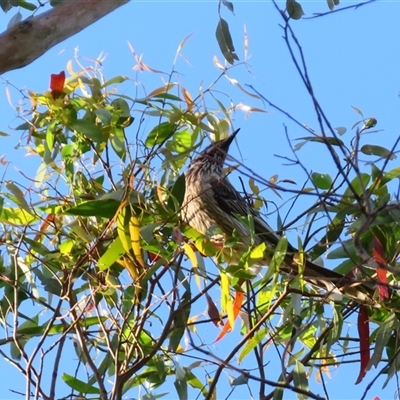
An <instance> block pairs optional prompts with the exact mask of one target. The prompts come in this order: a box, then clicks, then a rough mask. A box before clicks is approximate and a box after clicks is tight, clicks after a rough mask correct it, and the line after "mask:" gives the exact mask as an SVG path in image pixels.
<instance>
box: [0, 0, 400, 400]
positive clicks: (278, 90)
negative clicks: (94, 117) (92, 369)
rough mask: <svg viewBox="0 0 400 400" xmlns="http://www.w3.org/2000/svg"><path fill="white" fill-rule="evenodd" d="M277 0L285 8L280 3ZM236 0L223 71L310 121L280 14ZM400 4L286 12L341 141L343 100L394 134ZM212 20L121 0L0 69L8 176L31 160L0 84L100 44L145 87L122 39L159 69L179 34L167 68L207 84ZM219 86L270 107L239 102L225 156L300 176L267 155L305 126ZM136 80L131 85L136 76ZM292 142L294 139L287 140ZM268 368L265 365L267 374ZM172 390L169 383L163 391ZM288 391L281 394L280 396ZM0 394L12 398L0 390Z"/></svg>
mask: <svg viewBox="0 0 400 400" xmlns="http://www.w3.org/2000/svg"><path fill="white" fill-rule="evenodd" d="M278 4H279V5H280V7H282V8H284V3H283V2H279V3H278ZM302 4H303V9H304V11H305V13H306V17H310V16H312V14H313V13H314V12H324V11H328V7H327V4H326V2H324V1H319V2H315V1H307V2H305V1H304V2H302ZM349 4H351V3H350V2H343V5H349ZM234 6H235V16H234V15H232V14H231V13H230V12H229V11H228V10H227V9H225V8H223V9H222V13H223V17H224V18H225V19H226V20H227V21H228V23H229V26H230V29H231V33H232V36H233V40H234V44H235V47H236V51H237V54H238V56H239V58H240V60H243V59H244V54H243V51H244V46H243V42H244V33H243V32H244V26H246V30H247V33H248V37H249V54H250V55H251V58H250V60H249V65H250V69H251V73H249V72H248V71H247V70H246V68H244V67H243V66H239V67H237V68H234V69H232V71H231V72H230V74H231V76H232V77H234V78H236V79H238V80H239V81H240V82H241V83H243V84H249V85H253V86H254V87H255V88H257V90H258V91H259V92H261V93H262V94H263V95H264V96H265V97H267V98H268V99H269V100H270V101H271V102H272V103H274V104H276V105H278V106H279V107H280V108H282V109H284V110H285V111H287V112H289V113H290V114H291V115H293V116H294V117H295V118H297V119H298V120H299V121H300V122H302V123H304V124H307V125H308V126H311V127H313V128H315V129H318V125H317V124H316V117H315V113H314V112H313V107H312V104H311V101H310V99H309V96H308V95H307V93H306V91H305V88H304V86H303V85H302V83H301V82H300V79H299V76H298V74H297V72H296V70H295V68H294V66H293V63H292V62H291V60H290V56H289V53H288V51H287V48H286V45H285V42H284V40H283V39H282V36H283V31H282V29H281V28H280V26H279V24H281V23H282V19H281V17H280V16H279V14H278V13H277V11H276V10H275V8H274V7H273V5H272V3H271V2H269V1H242V2H234ZM15 12H16V10H11V11H10V12H9V13H8V14H7V15H3V13H0V26H1V30H4V29H5V28H6V26H7V23H8V21H9V19H10V18H11V17H12V15H13V13H15ZM26 15H27V14H26ZM399 15H400V3H398V2H389V1H387V2H380V3H374V4H371V5H366V6H364V7H361V8H359V9H357V10H354V9H351V10H348V11H343V12H339V13H334V14H332V15H328V16H326V17H324V18H317V19H307V20H306V19H302V20H300V21H293V22H292V26H293V28H294V30H295V33H296V35H297V37H298V39H299V41H300V43H301V46H302V48H303V51H304V54H305V57H306V62H307V67H308V72H309V75H310V77H311V80H312V83H313V86H314V91H315V94H316V97H317V98H318V100H319V102H320V104H321V105H322V107H323V109H324V111H325V113H326V114H327V115H328V118H329V119H330V121H331V123H332V125H333V126H334V127H339V126H343V127H347V128H348V130H349V132H348V133H347V136H346V135H345V136H344V140H350V139H351V137H352V132H351V131H350V129H351V127H352V126H353V124H354V123H355V122H356V121H358V120H360V116H359V115H358V114H356V113H355V112H354V110H353V109H352V108H351V106H355V107H357V108H359V109H361V110H362V111H363V113H364V115H365V116H366V117H370V116H373V117H375V118H376V119H377V120H378V125H377V129H382V131H381V132H379V133H375V134H371V135H366V136H365V137H364V138H363V140H364V143H373V144H379V145H382V146H387V147H389V148H390V147H391V146H392V144H393V143H394V141H395V139H396V138H397V137H398V135H399V134H400V130H399V127H400V117H399V116H400V113H399V110H400V107H399V105H400V104H399V90H400V24H399V22H398V21H399ZM217 22H218V14H217V2H216V1H197V2H195V1H186V2H183V1H182V2H178V1H177V2H168V1H159V2H147V1H142V2H131V3H129V4H128V5H126V6H124V7H122V8H120V9H119V10H117V11H115V12H114V13H113V14H111V15H109V16H107V17H105V18H103V19H102V20H101V21H99V22H97V23H96V24H94V25H93V26H91V27H89V28H87V29H86V30H85V31H83V32H81V33H79V34H77V35H75V36H73V37H72V38H70V39H68V40H66V41H65V42H63V43H61V44H59V45H58V46H56V47H55V48H53V49H51V50H50V51H49V52H48V53H47V54H45V55H44V56H43V57H41V58H40V59H38V60H37V61H35V62H34V63H32V64H31V65H29V66H27V67H26V68H24V69H22V70H16V71H12V72H9V73H7V74H4V75H3V76H2V77H0V110H1V112H0V115H1V119H0V130H1V131H4V132H9V133H12V134H13V135H12V137H8V138H3V137H2V138H1V146H0V156H2V155H5V157H6V160H7V161H10V162H11V163H12V165H13V167H9V169H8V171H7V175H6V178H7V179H16V180H18V179H19V178H20V175H19V174H18V172H17V168H18V169H20V170H25V171H26V170H28V169H30V168H31V167H32V168H33V169H32V171H34V170H35V168H37V165H36V164H35V162H36V160H34V159H29V158H27V157H25V153H24V150H23V149H19V150H16V149H15V148H14V147H15V146H16V145H17V144H18V143H19V134H20V133H19V132H13V131H12V128H13V127H15V126H17V125H19V124H20V123H21V122H20V121H19V120H17V119H16V118H15V116H16V112H15V111H14V110H13V108H12V107H11V106H10V104H9V98H8V95H7V94H6V88H8V89H9V91H10V94H11V101H12V103H13V105H14V106H15V105H16V104H17V103H18V101H19V99H20V97H21V96H20V94H19V93H18V91H16V90H15V89H13V88H12V86H11V85H10V84H12V85H13V86H15V87H17V88H20V89H23V88H27V89H31V90H34V91H37V92H43V91H45V90H47V89H48V86H49V76H50V74H52V73H58V72H60V71H61V70H65V66H66V63H67V61H68V60H70V59H71V58H73V57H74V56H75V55H76V54H78V55H79V56H80V57H82V58H86V59H87V61H86V60H83V61H82V62H83V63H84V64H86V65H88V64H90V60H89V59H90V58H98V57H99V55H100V54H101V53H103V54H106V55H107V57H106V59H105V61H104V63H103V65H104V68H103V72H104V74H105V75H106V77H107V78H111V77H113V76H115V75H128V76H130V77H131V78H132V81H130V82H128V83H127V84H126V85H125V86H124V88H125V89H124V90H126V93H129V94H130V95H133V94H134V93H135V92H134V90H135V83H134V81H139V82H140V83H141V84H143V85H144V87H145V88H146V90H147V91H148V92H150V91H151V90H153V89H154V88H156V87H159V86H161V85H162V76H160V75H157V74H150V73H137V72H136V71H132V67H133V65H135V61H134V58H133V56H132V54H131V51H130V49H129V46H128V44H127V42H128V41H129V43H130V44H131V45H132V46H133V47H134V49H135V51H136V53H138V54H143V61H144V62H145V63H146V64H148V65H149V66H151V67H152V68H155V69H158V70H163V71H166V72H169V71H170V70H171V68H172V64H173V60H174V58H175V54H176V50H177V47H178V45H179V43H180V42H181V41H182V40H183V39H184V38H185V37H187V36H188V35H190V34H193V35H192V36H191V37H190V38H189V39H188V41H187V43H186V44H185V47H184V49H183V51H182V53H183V54H184V56H185V57H186V59H187V60H189V63H190V64H189V65H188V64H187V63H186V62H185V60H184V59H183V58H180V59H179V60H178V62H177V67H176V69H177V70H178V71H179V72H180V73H181V75H180V80H181V82H182V84H183V85H184V86H185V87H186V88H187V89H188V90H189V91H190V92H191V93H192V94H196V93H198V87H199V86H200V85H203V86H204V87H207V86H208V85H209V84H210V83H212V82H213V81H214V80H215V79H216V78H217V76H218V75H219V73H220V71H219V70H218V69H217V68H216V67H215V66H214V64H213V61H212V59H213V56H214V55H217V56H218V58H219V59H220V60H222V59H223V58H222V55H221V54H220V51H219V48H218V45H217V43H216V40H215V28H216V24H217ZM7 83H9V84H7ZM219 88H220V90H222V91H224V92H226V93H228V94H229V96H231V97H232V98H233V99H234V102H240V101H242V102H243V103H244V104H247V105H250V106H254V107H258V108H263V109H265V110H266V111H268V113H252V114H250V115H249V116H248V117H247V118H246V116H245V114H244V113H243V112H241V111H237V112H236V113H235V115H234V123H235V128H237V127H241V132H240V134H239V135H238V137H237V141H236V142H235V143H234V145H233V146H232V155H233V156H234V157H235V158H237V159H240V160H242V161H243V162H244V164H246V165H247V166H248V167H249V168H250V169H252V170H253V171H255V172H257V173H258V174H260V175H261V176H263V177H265V178H269V177H270V176H272V175H274V174H279V176H280V178H282V179H284V178H288V179H293V180H295V181H297V182H298V184H299V185H301V184H302V183H303V182H304V179H305V176H304V174H303V173H302V172H301V171H300V169H295V168H294V167H288V166H285V165H283V164H284V161H282V159H281V158H278V157H275V156H274V155H276V154H278V155H282V156H291V155H292V153H291V150H290V146H289V144H288V141H287V139H286V137H285V131H284V125H283V124H286V125H287V127H288V133H289V137H290V139H291V140H293V139H295V138H299V137H302V136H308V135H307V133H306V131H304V130H302V129H301V128H300V127H298V126H296V125H294V124H293V123H291V122H290V121H288V119H287V118H286V117H285V116H283V115H282V114H280V113H279V112H277V111H276V110H274V109H273V108H271V107H270V106H268V105H267V104H263V103H262V102H260V101H259V100H257V99H253V98H250V97H249V96H247V95H246V94H245V93H243V92H241V91H240V90H238V89H237V88H236V87H234V86H233V85H230V84H229V83H228V82H227V81H223V82H221V84H220V86H219ZM138 90H139V93H141V92H140V91H141V88H140V87H139V86H138ZM225 100H226V106H229V99H228V98H226V99H225ZM148 124H149V125H148V126H149V128H151V127H152V124H153V121H151V120H149V122H148ZM145 132H146V130H145ZM291 143H292V145H295V144H296V141H293V142H291ZM299 157H301V158H302V159H303V161H304V162H305V164H306V166H307V167H308V168H309V169H312V170H314V171H318V172H332V171H334V167H333V163H332V162H331V161H330V160H329V158H327V153H325V152H323V151H321V146H319V145H310V144H309V145H307V146H305V147H304V148H303V149H302V150H301V151H300V152H299ZM367 159H368V158H367V157H366V160H367ZM397 165H398V161H397V160H394V161H392V162H391V164H390V166H389V168H394V167H395V166H397ZM14 167H15V168H14ZM2 168H4V167H2ZM1 174H2V173H1ZM236 183H237V182H235V184H236ZM265 196H266V197H269V198H271V199H272V200H273V201H275V202H280V201H281V200H280V199H279V198H278V197H276V196H275V195H274V194H273V193H272V192H269V191H267V192H266V193H265ZM292 216H293V215H292ZM274 218H276V217H274V215H273V216H272V217H271V220H270V221H269V222H270V223H271V225H273V226H274V225H275V223H276V219H274ZM209 329H214V328H211V327H210V328H209ZM215 332H217V331H216V330H215ZM213 336H214V335H213ZM215 336H216V335H215ZM233 337H235V339H233V340H239V339H238V338H239V336H232V338H233ZM229 343H232V339H228V340H225V341H224V340H223V341H221V343H218V344H217V345H216V346H217V348H218V349H220V350H221V349H222V350H226V351H227V349H228V347H226V348H225V349H224V346H228V345H229ZM226 351H225V352H226ZM0 369H1V370H2V373H1V374H0V388H6V387H9V382H10V380H11V379H18V377H19V374H18V373H17V372H15V371H14V370H13V369H12V367H10V366H9V365H5V364H4V362H3V361H2V360H0ZM272 369H273V367H272V366H271V370H272ZM377 372H378V371H377V370H374V369H373V370H371V371H370V372H369V373H368V374H367V376H366V378H365V379H364V381H363V382H362V383H361V384H360V385H358V386H354V382H355V381H356V379H357V375H358V367H356V366H355V365H352V366H351V367H340V368H339V369H338V370H333V371H332V377H331V379H330V380H328V381H327V387H328V392H329V393H331V395H332V397H331V398H332V399H336V398H337V399H339V398H340V399H358V398H360V397H361V396H362V394H363V392H364V390H365V388H366V386H367V385H368V383H370V382H371V380H372V379H373V378H374V377H375V375H376V374H377ZM275 376H276V374H275V373H274V374H273V377H275ZM383 381H384V379H382V377H381V378H379V379H378V381H377V383H376V384H375V386H374V388H373V389H372V390H371V391H370V392H369V395H368V396H367V399H372V398H373V397H374V396H379V397H380V398H381V399H385V398H386V399H393V398H396V396H397V394H396V383H395V382H391V383H390V384H389V385H388V386H387V388H386V389H385V390H384V391H381V385H382V383H383ZM312 389H313V391H314V392H316V393H320V394H321V395H322V394H323V390H322V387H321V386H318V385H317V383H313V387H312ZM227 391H228V389H227ZM246 393H247V390H246V389H244V390H243V391H240V390H238V391H237V392H235V395H233V397H231V398H234V399H239V398H245V397H241V396H246ZM174 396H175V393H174V392H173V388H172V394H171V397H170V398H174ZM294 397H295V396H294V395H289V394H288V395H287V396H286V398H294ZM0 398H4V399H6V398H10V399H14V398H15V399H16V398H19V397H18V396H16V395H15V394H13V393H10V392H8V391H7V392H6V391H4V390H1V391H0ZM221 398H222V397H221Z"/></svg>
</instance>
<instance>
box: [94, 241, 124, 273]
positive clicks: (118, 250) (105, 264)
mask: <svg viewBox="0 0 400 400" xmlns="http://www.w3.org/2000/svg"><path fill="white" fill-rule="evenodd" d="M124 254H125V249H124V246H123V245H122V242H121V239H120V238H119V237H117V238H116V239H115V240H114V241H113V242H112V243H111V245H109V246H108V247H107V251H106V252H105V253H104V254H103V255H102V256H101V257H100V258H99V261H98V263H97V265H98V267H99V269H100V271H104V270H106V269H108V268H110V267H111V266H112V265H113V264H114V263H115V262H116V261H117V260H118V259H119V258H120V257H121V256H123V255H124Z"/></svg>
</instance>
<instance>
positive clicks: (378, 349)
mask: <svg viewBox="0 0 400 400" xmlns="http://www.w3.org/2000/svg"><path fill="white" fill-rule="evenodd" d="M398 327H399V323H398V320H397V317H396V314H394V313H391V314H389V316H388V318H387V319H386V321H384V322H383V323H382V325H381V326H380V327H379V328H378V331H377V335H376V339H375V348H374V352H373V353H372V356H371V359H370V361H369V363H368V367H367V370H368V369H370V368H371V367H372V366H375V367H377V366H378V364H379V363H380V362H381V361H382V354H383V349H384V348H385V346H386V344H387V342H388V341H389V339H390V337H391V335H392V332H393V331H397V329H398Z"/></svg>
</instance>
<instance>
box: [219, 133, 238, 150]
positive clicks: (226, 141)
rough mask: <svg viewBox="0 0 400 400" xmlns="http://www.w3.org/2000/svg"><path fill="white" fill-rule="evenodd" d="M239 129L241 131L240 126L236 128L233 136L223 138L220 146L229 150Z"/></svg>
mask: <svg viewBox="0 0 400 400" xmlns="http://www.w3.org/2000/svg"><path fill="white" fill-rule="evenodd" d="M239 131H240V128H239V129H236V131H234V132H233V133H232V135H231V136H229V137H227V138H226V139H223V140H221V142H220V143H221V144H220V147H221V148H222V149H224V150H225V151H226V152H227V151H228V149H229V146H230V145H231V143H232V142H233V139H235V136H236V135H237V134H238V132H239Z"/></svg>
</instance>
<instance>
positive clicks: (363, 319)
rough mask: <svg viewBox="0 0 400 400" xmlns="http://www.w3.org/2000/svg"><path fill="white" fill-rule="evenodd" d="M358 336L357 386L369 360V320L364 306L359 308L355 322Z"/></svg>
mask: <svg viewBox="0 0 400 400" xmlns="http://www.w3.org/2000/svg"><path fill="white" fill-rule="evenodd" d="M357 328H358V334H359V336H360V374H359V375H358V378H357V381H356V385H358V384H359V383H360V382H361V381H362V380H363V378H364V376H365V374H366V373H367V371H366V368H367V366H368V363H369V360H370V354H369V320H368V312H367V309H366V308H365V307H364V306H361V307H360V312H359V313H358V320H357Z"/></svg>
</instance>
